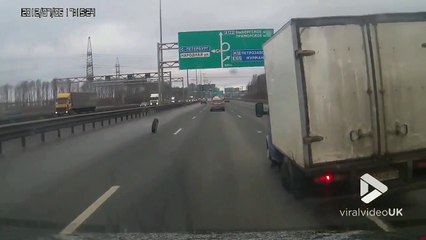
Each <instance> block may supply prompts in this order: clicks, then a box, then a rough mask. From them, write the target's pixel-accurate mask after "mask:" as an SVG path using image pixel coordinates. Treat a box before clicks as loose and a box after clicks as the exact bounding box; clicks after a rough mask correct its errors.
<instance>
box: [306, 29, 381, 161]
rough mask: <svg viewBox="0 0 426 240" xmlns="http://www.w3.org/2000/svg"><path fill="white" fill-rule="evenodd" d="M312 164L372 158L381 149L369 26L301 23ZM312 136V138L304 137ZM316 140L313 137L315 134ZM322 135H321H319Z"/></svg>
mask: <svg viewBox="0 0 426 240" xmlns="http://www.w3.org/2000/svg"><path fill="white" fill-rule="evenodd" d="M299 41H300V46H299V47H300V49H303V50H313V51H315V54H314V55H311V56H305V57H303V58H301V59H302V60H301V61H303V65H302V66H303V68H304V69H303V70H302V74H303V75H304V76H303V77H304V80H305V85H306V86H305V91H306V92H305V96H306V101H307V106H306V107H307V109H308V128H309V129H308V133H309V136H304V137H305V138H306V137H315V136H319V137H322V138H323V139H322V140H321V141H315V142H312V143H310V144H309V143H308V144H309V145H310V152H311V154H310V155H311V158H310V159H311V161H312V164H316V163H324V162H331V161H341V160H346V159H356V158H364V157H370V156H372V155H373V154H375V153H376V151H377V140H376V139H377V134H376V130H375V129H376V127H375V126H376V124H375V123H376V120H375V117H374V116H375V113H374V111H375V108H374V97H373V94H372V91H373V90H372V87H371V80H370V77H369V76H370V73H369V72H370V69H369V67H368V66H367V63H368V57H367V55H368V52H367V50H366V49H367V48H368V44H367V42H366V36H365V26H362V25H358V24H348V25H333V26H314V27H301V28H299ZM306 139H308V140H309V138H306ZM314 139H315V138H314ZM317 139H318V138H317Z"/></svg>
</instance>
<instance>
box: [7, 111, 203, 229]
mask: <svg viewBox="0 0 426 240" xmlns="http://www.w3.org/2000/svg"><path fill="white" fill-rule="evenodd" d="M199 108H200V106H199V105H190V106H186V107H182V108H179V109H175V110H169V111H165V112H162V113H159V114H158V115H156V116H151V117H147V118H142V119H140V120H136V121H129V122H126V123H122V124H118V125H115V126H113V127H110V128H108V129H99V130H96V131H92V132H87V133H86V134H82V135H80V136H75V137H71V138H67V139H61V140H58V141H57V142H55V143H51V144H49V145H42V146H40V147H39V148H36V149H29V150H27V151H23V152H22V153H21V154H14V155H12V156H9V158H4V159H3V160H2V161H1V162H0V165H1V167H0V181H1V184H2V186H4V187H2V188H1V189H0V195H1V196H2V198H1V199H0V203H1V204H0V217H1V218H11V219H32V220H46V221H50V222H54V223H60V224H62V223H64V222H68V221H70V219H71V220H72V218H73V217H75V216H76V214H78V212H79V211H80V210H81V209H84V208H85V207H87V206H88V205H89V204H90V202H91V201H93V199H96V196H100V194H101V193H102V192H104V191H106V190H107V189H108V188H109V187H110V185H111V184H113V183H114V175H112V174H110V173H111V172H112V171H113V169H114V167H115V165H117V164H122V162H121V160H122V159H121V158H120V157H117V158H111V157H110V155H111V154H112V153H114V152H115V151H117V149H122V148H126V147H127V146H128V145H129V144H135V143H136V144H138V143H140V142H142V139H147V140H146V141H150V137H151V135H152V134H151V133H150V130H151V122H152V119H153V118H154V117H157V118H159V119H160V128H161V127H162V126H163V127H166V126H167V125H169V124H173V121H174V120H175V119H178V118H179V117H183V116H186V115H190V114H192V112H194V113H195V112H197V111H198V109H199ZM141 146H143V145H139V148H142V149H143V147H141ZM125 160H126V159H124V161H125ZM84 176H85V177H84Z"/></svg>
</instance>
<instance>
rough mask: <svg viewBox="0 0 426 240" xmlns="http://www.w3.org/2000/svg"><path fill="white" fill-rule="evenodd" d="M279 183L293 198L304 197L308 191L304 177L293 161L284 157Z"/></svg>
mask: <svg viewBox="0 0 426 240" xmlns="http://www.w3.org/2000/svg"><path fill="white" fill-rule="evenodd" d="M281 183H282V185H283V187H284V188H285V189H286V190H287V191H288V192H290V193H291V194H292V195H293V196H294V198H295V199H302V198H305V197H306V194H307V192H308V191H307V189H306V187H307V185H306V177H305V176H304V175H303V173H302V172H301V171H300V170H299V169H298V168H297V167H296V166H294V163H293V162H292V161H290V160H288V159H284V160H283V162H282V165H281Z"/></svg>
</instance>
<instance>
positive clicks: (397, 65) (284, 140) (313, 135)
mask: <svg viewBox="0 0 426 240" xmlns="http://www.w3.org/2000/svg"><path fill="white" fill-rule="evenodd" d="M264 55H265V71H266V77H267V90H268V102H269V114H270V123H271V133H272V142H273V144H274V146H275V147H276V148H277V149H278V150H279V151H280V152H281V153H283V154H284V155H285V156H287V157H288V158H289V159H291V160H293V161H294V162H295V163H296V164H297V165H298V166H299V167H301V168H312V167H315V166H321V165H324V164H329V163H335V162H337V163H341V162H345V161H347V162H349V161H360V160H364V161H376V160H382V161H393V162H398V161H402V162H403V161H409V160H416V159H426V151H425V150H426V80H425V79H426V67H425V63H426V13H402V14H378V15H368V16H347V17H325V18H312V19H291V20H290V21H289V22H288V23H287V24H286V25H285V26H284V27H283V28H282V29H281V30H279V31H278V32H277V33H276V34H275V35H274V36H273V37H272V38H271V39H270V40H269V41H268V42H266V43H265V45H264Z"/></svg>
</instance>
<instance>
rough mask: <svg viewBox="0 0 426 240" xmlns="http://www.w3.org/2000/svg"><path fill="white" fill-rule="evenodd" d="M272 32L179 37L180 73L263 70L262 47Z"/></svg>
mask: <svg viewBox="0 0 426 240" xmlns="http://www.w3.org/2000/svg"><path fill="white" fill-rule="evenodd" d="M273 33H274V30H273V29H240V30H224V31H204V32H180V33H179V40H178V44H179V67H180V69H181V70H183V69H205V68H233V67H258V66H263V50H262V45H263V44H264V43H265V42H266V41H267V40H268V39H269V38H270V37H271V36H272V35H273Z"/></svg>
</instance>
